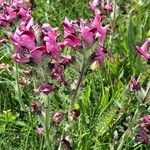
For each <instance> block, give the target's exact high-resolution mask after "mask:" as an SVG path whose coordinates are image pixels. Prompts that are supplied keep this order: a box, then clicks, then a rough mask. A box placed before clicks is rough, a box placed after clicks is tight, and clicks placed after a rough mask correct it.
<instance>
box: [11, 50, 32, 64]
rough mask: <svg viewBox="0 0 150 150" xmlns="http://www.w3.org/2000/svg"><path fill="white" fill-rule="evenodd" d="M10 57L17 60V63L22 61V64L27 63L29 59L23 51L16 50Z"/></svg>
mask: <svg viewBox="0 0 150 150" xmlns="http://www.w3.org/2000/svg"><path fill="white" fill-rule="evenodd" d="M12 59H13V60H14V61H15V62H17V63H23V64H27V63H29V62H30V61H31V60H30V59H29V58H28V57H27V56H26V55H25V53H24V52H23V51H22V52H17V53H15V54H14V55H13V56H12Z"/></svg>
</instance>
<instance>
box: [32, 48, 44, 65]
mask: <svg viewBox="0 0 150 150" xmlns="http://www.w3.org/2000/svg"><path fill="white" fill-rule="evenodd" d="M45 53H46V47H45V46H39V47H36V48H34V49H33V50H32V51H31V52H30V54H31V56H32V58H34V59H35V60H36V61H37V62H41V61H42V59H43V55H44V54H45Z"/></svg>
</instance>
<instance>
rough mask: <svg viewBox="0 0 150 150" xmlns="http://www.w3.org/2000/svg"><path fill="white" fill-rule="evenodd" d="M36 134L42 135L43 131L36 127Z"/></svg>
mask: <svg viewBox="0 0 150 150" xmlns="http://www.w3.org/2000/svg"><path fill="white" fill-rule="evenodd" d="M36 133H37V134H38V135H40V136H41V135H44V129H43V128H42V127H38V128H36Z"/></svg>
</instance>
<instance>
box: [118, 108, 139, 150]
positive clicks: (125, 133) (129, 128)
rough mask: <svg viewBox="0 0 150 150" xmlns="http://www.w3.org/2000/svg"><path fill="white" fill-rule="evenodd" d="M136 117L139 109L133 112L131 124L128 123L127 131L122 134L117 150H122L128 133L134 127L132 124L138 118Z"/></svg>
mask: <svg viewBox="0 0 150 150" xmlns="http://www.w3.org/2000/svg"><path fill="white" fill-rule="evenodd" d="M138 115H139V108H137V109H136V111H135V113H134V116H133V118H132V121H131V123H130V125H129V127H128V129H127V130H126V131H125V132H124V134H123V135H122V137H121V141H120V144H119V146H118V148H117V150H122V147H123V145H124V143H125V141H126V139H127V137H128V134H129V133H130V131H131V130H132V128H133V126H134V123H135V121H136V120H137V118H138Z"/></svg>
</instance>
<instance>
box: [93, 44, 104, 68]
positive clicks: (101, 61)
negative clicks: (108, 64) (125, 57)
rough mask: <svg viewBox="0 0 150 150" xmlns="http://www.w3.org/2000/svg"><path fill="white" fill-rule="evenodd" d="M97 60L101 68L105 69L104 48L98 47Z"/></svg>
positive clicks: (96, 51)
mask: <svg viewBox="0 0 150 150" xmlns="http://www.w3.org/2000/svg"><path fill="white" fill-rule="evenodd" d="M95 60H97V61H98V63H99V66H100V67H103V66H104V53H103V48H101V47H97V48H96V49H95Z"/></svg>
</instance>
